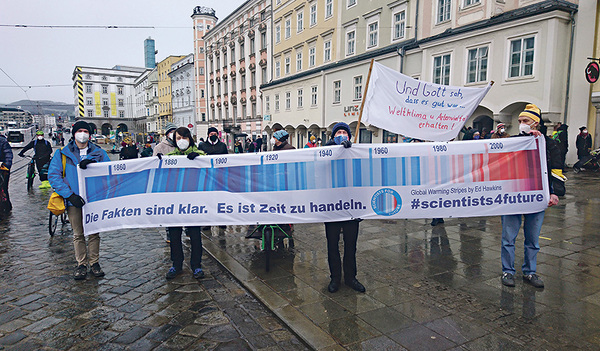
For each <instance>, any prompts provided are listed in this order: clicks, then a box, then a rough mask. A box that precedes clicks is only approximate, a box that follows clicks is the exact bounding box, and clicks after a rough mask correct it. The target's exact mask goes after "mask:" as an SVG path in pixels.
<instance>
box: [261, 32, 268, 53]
mask: <svg viewBox="0 0 600 351" xmlns="http://www.w3.org/2000/svg"><path fill="white" fill-rule="evenodd" d="M260 48H261V50H264V49H266V48H267V32H262V33H260Z"/></svg>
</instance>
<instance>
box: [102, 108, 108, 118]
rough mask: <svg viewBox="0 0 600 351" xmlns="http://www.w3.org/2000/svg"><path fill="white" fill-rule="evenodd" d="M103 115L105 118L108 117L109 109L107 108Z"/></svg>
mask: <svg viewBox="0 0 600 351" xmlns="http://www.w3.org/2000/svg"><path fill="white" fill-rule="evenodd" d="M103 115H104V118H108V110H105V111H104V113H103Z"/></svg>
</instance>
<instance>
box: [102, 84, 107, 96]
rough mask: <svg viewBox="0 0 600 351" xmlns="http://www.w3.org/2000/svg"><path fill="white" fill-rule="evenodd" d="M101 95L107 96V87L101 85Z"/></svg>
mask: <svg viewBox="0 0 600 351" xmlns="http://www.w3.org/2000/svg"><path fill="white" fill-rule="evenodd" d="M102 94H108V85H104V84H103V85H102Z"/></svg>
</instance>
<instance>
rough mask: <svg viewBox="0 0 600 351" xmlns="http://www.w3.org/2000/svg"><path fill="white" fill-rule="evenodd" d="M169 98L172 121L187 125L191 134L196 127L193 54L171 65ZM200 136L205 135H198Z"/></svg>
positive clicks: (194, 133)
mask: <svg viewBox="0 0 600 351" xmlns="http://www.w3.org/2000/svg"><path fill="white" fill-rule="evenodd" d="M169 77H170V78H171V100H172V104H173V123H175V124H176V125H178V126H183V127H188V128H189V129H190V131H191V132H192V135H198V134H197V129H196V118H195V116H196V105H195V103H194V102H195V100H196V94H195V89H194V81H195V80H194V54H189V55H187V56H185V57H184V58H182V59H181V60H179V61H177V62H175V63H173V64H172V65H171V71H170V72H169ZM198 136H200V137H202V136H205V135H198Z"/></svg>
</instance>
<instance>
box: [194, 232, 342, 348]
mask: <svg viewBox="0 0 600 351" xmlns="http://www.w3.org/2000/svg"><path fill="white" fill-rule="evenodd" d="M202 236H203V237H204V238H203V240H202V244H203V247H204V250H205V251H206V252H207V253H208V254H209V255H210V256H211V257H212V258H214V259H215V260H216V261H217V262H218V263H219V264H220V265H221V266H223V267H224V268H225V269H226V270H227V271H228V272H229V273H231V274H232V275H233V276H234V278H235V279H237V280H238V281H239V282H240V284H242V285H243V286H244V287H245V288H246V289H248V290H249V291H250V292H251V293H252V295H254V296H255V297H256V298H257V299H258V300H259V301H260V302H262V303H263V304H264V305H265V306H267V308H268V309H269V310H271V311H272V312H273V313H275V315H276V316H277V317H278V318H279V319H280V320H281V321H282V322H283V323H285V325H287V327H288V328H290V329H291V330H292V331H293V332H294V333H295V334H296V335H297V336H298V337H299V338H301V339H302V340H303V341H304V342H305V343H306V344H308V345H309V346H310V347H311V348H313V349H315V350H324V349H336V346H337V348H340V349H343V348H341V347H340V346H339V345H338V343H337V342H336V341H335V340H334V339H333V338H332V337H331V336H330V335H329V334H327V333H326V332H325V331H324V330H323V329H321V328H320V327H318V326H317V325H316V324H314V323H313V322H312V321H311V320H310V319H309V318H308V317H306V316H305V315H304V314H302V312H300V311H299V310H298V309H296V308H295V307H293V306H292V305H290V304H289V302H288V301H287V300H286V299H284V298H283V297H281V296H279V295H278V294H277V293H276V292H275V291H273V290H272V289H271V288H270V287H269V286H268V285H267V284H265V283H264V282H263V281H262V280H261V279H259V278H258V277H256V276H255V275H254V274H252V273H251V272H250V271H248V270H247V269H246V268H244V266H242V265H241V264H240V263H239V262H237V261H236V260H235V259H234V258H233V257H231V256H230V255H229V254H228V253H227V252H226V251H225V250H222V249H221V248H219V247H218V246H217V245H215V244H214V243H213V242H212V241H211V240H210V238H209V237H207V236H206V235H205V234H204V233H202Z"/></svg>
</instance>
